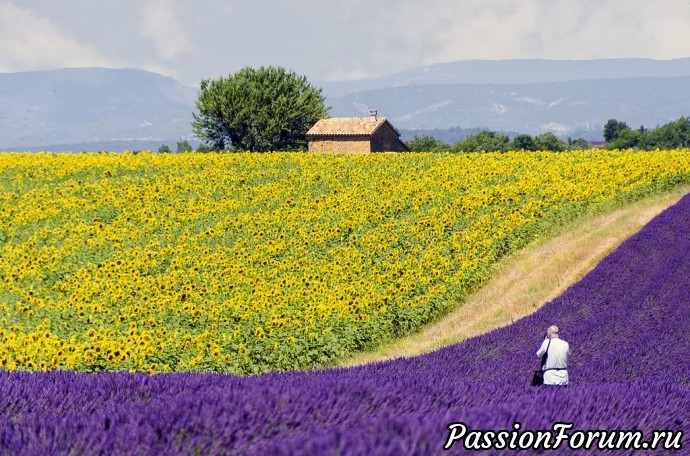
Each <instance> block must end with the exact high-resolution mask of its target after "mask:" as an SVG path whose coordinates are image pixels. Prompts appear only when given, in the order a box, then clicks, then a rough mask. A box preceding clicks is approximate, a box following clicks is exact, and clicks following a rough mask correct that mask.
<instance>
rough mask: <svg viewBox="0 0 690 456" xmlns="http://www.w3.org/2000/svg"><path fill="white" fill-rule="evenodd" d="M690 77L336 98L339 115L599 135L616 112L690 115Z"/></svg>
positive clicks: (650, 122)
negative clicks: (373, 115)
mask: <svg viewBox="0 0 690 456" xmlns="http://www.w3.org/2000/svg"><path fill="white" fill-rule="evenodd" d="M687 87H690V76H684V77H668V78H627V79H599V80H581V81H567V82H551V83H539V84H455V85H451V84H446V85H416V86H402V87H393V88H388V89H378V90H370V91H366V92H358V93H354V94H351V95H346V96H343V97H337V98H330V99H329V103H331V104H332V105H333V110H332V111H331V115H333V116H360V115H364V114H365V113H366V112H368V111H369V109H377V110H378V111H379V114H381V115H385V116H386V117H388V119H389V120H391V122H392V123H393V124H394V125H395V126H396V127H398V128H404V129H430V128H450V127H454V126H458V125H460V126H467V127H470V126H483V127H486V128H489V129H492V130H498V131H516V132H522V133H529V134H537V133H542V132H545V131H553V132H554V133H556V134H558V135H562V136H567V135H571V136H583V137H588V138H591V139H596V138H600V137H601V135H602V128H603V125H604V124H605V123H606V121H607V120H608V119H610V118H615V119H619V120H624V121H626V122H627V123H628V124H629V125H630V126H631V127H633V128H636V127H637V126H640V125H645V126H648V127H653V126H656V125H659V124H663V123H667V122H669V121H672V120H676V119H677V118H679V117H681V116H685V115H689V114H690V92H689V91H688V90H687Z"/></svg>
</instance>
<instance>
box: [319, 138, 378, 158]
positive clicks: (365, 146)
mask: <svg viewBox="0 0 690 456" xmlns="http://www.w3.org/2000/svg"><path fill="white" fill-rule="evenodd" d="M309 152H345V153H353V154H368V153H369V152H371V143H370V142H369V138H367V137H355V138H319V139H314V140H310V141H309Z"/></svg>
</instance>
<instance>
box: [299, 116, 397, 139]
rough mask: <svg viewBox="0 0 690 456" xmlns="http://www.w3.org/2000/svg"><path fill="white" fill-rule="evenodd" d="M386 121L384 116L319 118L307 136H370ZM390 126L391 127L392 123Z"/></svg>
mask: <svg viewBox="0 0 690 456" xmlns="http://www.w3.org/2000/svg"><path fill="white" fill-rule="evenodd" d="M386 122H387V121H386V118H385V117H379V118H378V119H375V118H371V117H333V118H331V119H321V120H319V121H318V122H316V124H315V125H314V126H313V127H311V128H310V129H309V131H308V132H307V136H371V135H373V134H374V132H375V131H376V130H378V128H379V127H380V126H381V125H383V124H384V123H386ZM389 125H390V122H389ZM391 128H393V126H392V125H391ZM393 130H395V128H393ZM396 133H397V130H396Z"/></svg>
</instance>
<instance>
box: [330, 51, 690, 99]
mask: <svg viewBox="0 0 690 456" xmlns="http://www.w3.org/2000/svg"><path fill="white" fill-rule="evenodd" d="M675 76H690V58H686V59H675V60H652V59H599V60H536V59H520V60H461V61H458V62H450V63H440V64H438V65H432V66H428V67H422V68H417V69H413V70H409V71H404V72H400V73H394V74H391V75H388V76H383V77H379V78H370V79H362V80H357V81H336V82H324V83H322V84H321V85H322V87H323V88H324V90H325V91H326V92H327V93H328V94H329V95H330V96H332V97H340V96H343V95H348V94H352V93H355V92H363V91H368V90H375V89H382V88H391V87H402V86H410V85H439V84H539V83H548V82H565V81H579V80H592V79H624V78H642V77H647V78H651V77H655V78H668V77H675Z"/></svg>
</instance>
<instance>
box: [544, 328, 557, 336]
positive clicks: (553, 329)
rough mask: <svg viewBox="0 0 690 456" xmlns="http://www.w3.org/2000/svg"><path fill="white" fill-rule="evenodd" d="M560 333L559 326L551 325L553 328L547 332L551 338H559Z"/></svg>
mask: <svg viewBox="0 0 690 456" xmlns="http://www.w3.org/2000/svg"><path fill="white" fill-rule="evenodd" d="M558 331H559V329H558V326H556V325H551V326H549V329H547V330H546V332H547V333H548V334H549V335H550V336H556V337H558Z"/></svg>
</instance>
